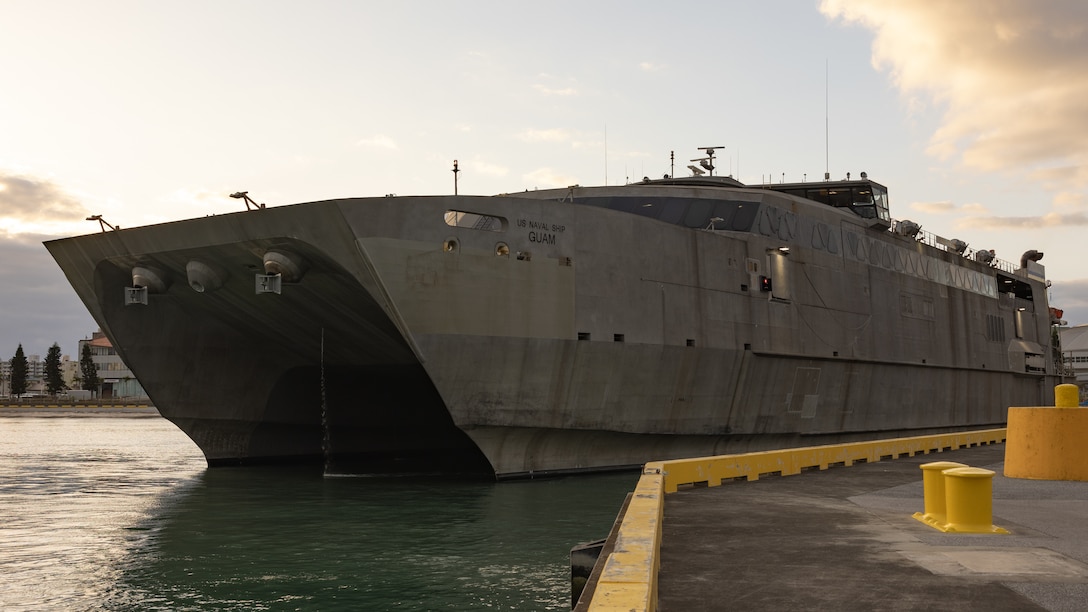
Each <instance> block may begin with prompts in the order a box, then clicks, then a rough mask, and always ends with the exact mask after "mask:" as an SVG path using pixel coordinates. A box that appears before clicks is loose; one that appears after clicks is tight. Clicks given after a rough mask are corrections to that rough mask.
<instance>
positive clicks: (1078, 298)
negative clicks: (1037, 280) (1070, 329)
mask: <svg viewBox="0 0 1088 612" xmlns="http://www.w3.org/2000/svg"><path fill="white" fill-rule="evenodd" d="M1050 293H1051V295H1052V298H1051V300H1052V303H1051V306H1054V307H1055V308H1060V309H1062V310H1064V311H1065V314H1064V315H1063V317H1062V318H1064V319H1065V320H1066V321H1068V322H1069V325H1084V324H1086V323H1088V278H1080V279H1073V280H1064V281H1054V285H1053V286H1052V287H1051V288H1050Z"/></svg>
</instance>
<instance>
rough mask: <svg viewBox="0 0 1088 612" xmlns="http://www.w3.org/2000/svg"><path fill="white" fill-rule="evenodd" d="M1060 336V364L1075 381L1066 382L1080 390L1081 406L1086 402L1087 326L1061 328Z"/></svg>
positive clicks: (1087, 371)
mask: <svg viewBox="0 0 1088 612" xmlns="http://www.w3.org/2000/svg"><path fill="white" fill-rule="evenodd" d="M1061 336H1062V362H1063V364H1064V365H1065V371H1066V372H1067V373H1071V374H1072V376H1073V377H1074V379H1075V380H1066V381H1065V382H1067V383H1075V384H1076V385H1077V387H1079V388H1080V401H1081V404H1082V405H1083V404H1084V402H1085V401H1088V325H1077V326H1075V327H1063V328H1061Z"/></svg>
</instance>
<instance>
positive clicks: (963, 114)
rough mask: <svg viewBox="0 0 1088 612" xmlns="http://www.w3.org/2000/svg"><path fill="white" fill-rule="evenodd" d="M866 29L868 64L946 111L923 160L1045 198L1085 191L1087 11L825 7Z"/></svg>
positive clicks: (965, 0)
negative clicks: (1017, 180)
mask: <svg viewBox="0 0 1088 612" xmlns="http://www.w3.org/2000/svg"><path fill="white" fill-rule="evenodd" d="M820 10H821V11H822V12H823V13H824V14H825V15H827V16H828V17H830V18H832V19H837V20H841V21H843V22H846V23H856V24H861V25H862V26H864V27H866V28H868V29H871V30H872V31H873V32H874V34H875V38H874V41H873V49H872V62H873V65H874V67H876V68H877V69H878V70H886V71H888V72H889V73H890V75H891V78H892V81H893V82H894V83H895V85H896V87H898V89H899V90H900V91H901V92H902V94H903V95H904V96H905V98H906V99H908V100H911V101H912V104H915V105H916V104H918V102H917V100H918V99H919V98H921V99H927V100H929V101H931V102H933V103H935V104H936V105H937V106H938V107H939V108H942V109H943V112H944V114H943V117H942V118H941V122H940V126H939V127H938V128H937V129H936V131H935V132H934V133H933V135H932V137H931V139H930V143H929V153H930V154H932V155H934V156H936V157H938V158H940V159H943V160H949V159H951V160H956V161H958V162H959V163H960V164H962V165H963V166H964V167H967V168H971V169H975V170H979V171H983V172H989V171H1011V172H1021V171H1022V172H1026V173H1028V174H1029V176H1032V177H1033V178H1034V179H1035V180H1038V181H1040V182H1045V183H1046V185H1045V186H1046V188H1047V189H1048V190H1049V191H1056V192H1071V193H1072V192H1077V191H1084V190H1085V189H1086V188H1088V149H1086V148H1085V147H1084V145H1083V142H1084V134H1085V133H1088V105H1085V104H1084V103H1083V101H1084V100H1085V99H1088V2H1083V1H1082V0H1052V1H1048V2H1019V1H1016V0H957V1H956V2H932V1H930V0H903V1H901V2H900V1H897V2H887V1H885V0H823V2H822V3H821V5H820Z"/></svg>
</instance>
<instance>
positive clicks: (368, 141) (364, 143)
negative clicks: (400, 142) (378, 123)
mask: <svg viewBox="0 0 1088 612" xmlns="http://www.w3.org/2000/svg"><path fill="white" fill-rule="evenodd" d="M355 144H356V145H357V146H360V147H370V148H374V149H390V150H396V149H399V148H400V147H399V146H397V142H396V141H395V140H393V139H392V138H390V137H388V136H385V135H384V134H377V135H375V136H370V137H369V138H361V139H359V140H358V141H356V142H355Z"/></svg>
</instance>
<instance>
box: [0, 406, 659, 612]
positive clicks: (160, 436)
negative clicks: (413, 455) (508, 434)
mask: <svg viewBox="0 0 1088 612" xmlns="http://www.w3.org/2000/svg"><path fill="white" fill-rule="evenodd" d="M636 481H637V474H614V475H607V476H595V477H580V478H565V479H557V480H544V481H533V482H508V483H501V484H494V483H489V482H479V481H476V482H466V481H448V480H441V479H436V478H430V479H420V478H351V477H322V476H321V475H320V474H318V473H315V472H312V471H306V472H302V471H300V472H292V471H284V470H269V469H253V468H230V469H215V470H207V469H206V468H205V463H204V461H203V457H202V456H201V455H200V452H199V451H198V450H197V449H196V447H195V446H194V445H193V444H192V443H191V442H190V441H189V440H188V438H186V437H185V436H184V435H183V434H182V433H181V432H179V431H178V430H177V429H176V428H175V427H174V426H173V425H171V424H170V423H168V422H166V421H164V420H161V419H107V418H70V419H66V418H44V419H43V418H0V525H2V528H0V550H3V555H0V574H2V575H3V576H4V583H5V584H4V588H2V589H0V609H3V610H5V612H6V611H8V610H42V609H65V610H101V609H107V610H197V609H199V610H294V609H320V610H337V609H341V610H483V609H487V610H494V609H500V610H501V609H507V610H515V609H516V610H548V609H554V610H567V609H569V589H570V586H569V575H568V568H567V558H568V557H567V555H568V552H569V549H570V547H571V546H572V545H574V544H576V543H578V542H583V541H587V540H592V539H596V538H599V537H603V536H604V534H605V533H606V532H607V530H608V528H609V527H610V526H611V523H612V520H613V519H614V517H615V514H616V512H617V511H618V509H619V506H620V504H621V503H622V500H623V497H624V495H625V494H626V492H627V491H629V490H631V489H632V488H633V487H634V484H635V482H636Z"/></svg>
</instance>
